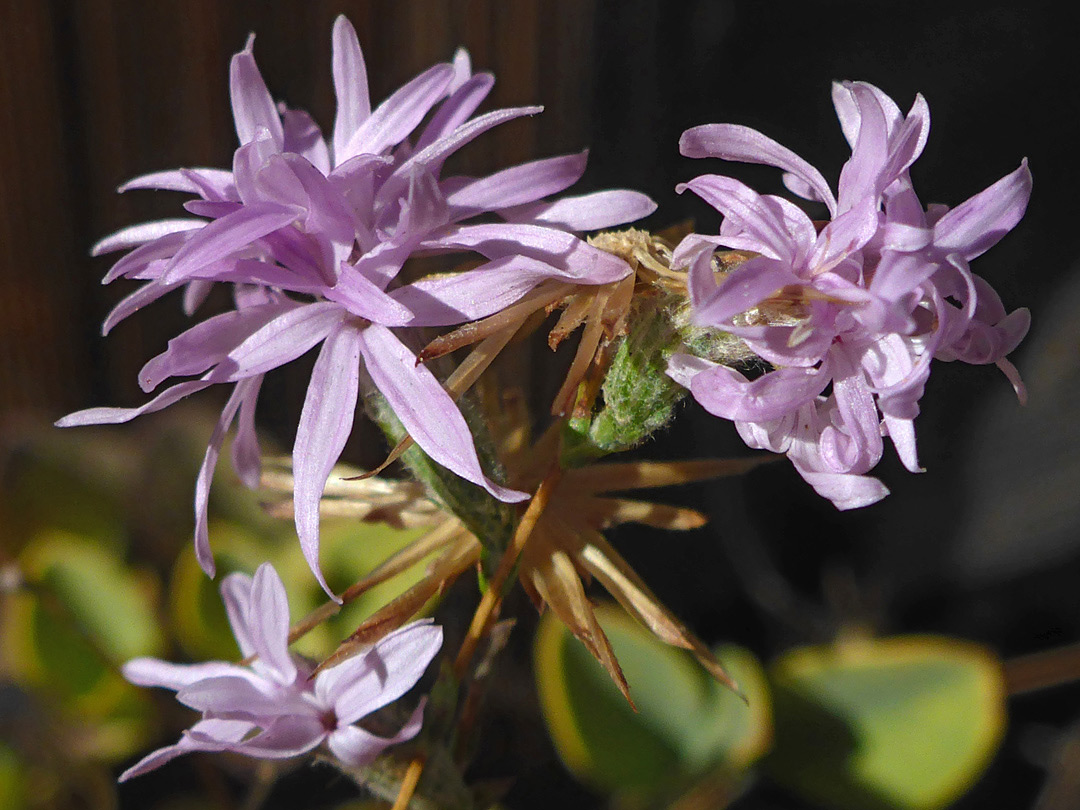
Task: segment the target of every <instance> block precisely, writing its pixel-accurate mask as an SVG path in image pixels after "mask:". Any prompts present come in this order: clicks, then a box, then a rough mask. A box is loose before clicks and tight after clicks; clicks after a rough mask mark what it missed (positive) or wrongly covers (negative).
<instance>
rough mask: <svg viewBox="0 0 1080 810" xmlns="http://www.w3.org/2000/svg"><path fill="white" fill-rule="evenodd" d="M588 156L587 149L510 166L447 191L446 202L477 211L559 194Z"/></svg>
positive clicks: (581, 170) (580, 171) (578, 173)
mask: <svg viewBox="0 0 1080 810" xmlns="http://www.w3.org/2000/svg"><path fill="white" fill-rule="evenodd" d="M588 157H589V152H588V150H586V151H584V152H579V153H578V154H576V155H560V156H559V157H553V158H546V159H544V160H534V161H532V162H531V163H522V164H521V165H519V166H512V167H510V168H509V169H503V170H502V171H500V172H495V173H494V174H489V175H488V176H487V177H481V178H480V179H478V180H473V181H471V182H470V183H467V184H466V185H464V186H462V187H461V188H459V189H458V190H457V191H455V192H454V193H452V194H450V195H449V196H448V197H447V198H446V202H447V204H448V205H450V206H453V207H455V208H461V209H464V210H471V209H475V210H477V211H491V210H493V209H496V208H508V207H510V206H514V205H520V204H522V203H529V202H533V201H535V200H539V199H541V198H543V197H547V196H548V195H550V194H558V193H559V192H560V191H563V190H565V189H567V188H569V187H570V186H572V185H573V184H574V183H576V182H577V181H578V180H580V179H581V175H582V174H584V173H585V163H586V161H587V160H588Z"/></svg>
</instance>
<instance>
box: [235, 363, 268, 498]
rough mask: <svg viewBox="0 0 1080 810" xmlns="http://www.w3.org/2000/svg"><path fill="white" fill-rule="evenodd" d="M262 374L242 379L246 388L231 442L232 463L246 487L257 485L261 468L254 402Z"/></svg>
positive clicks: (251, 487)
mask: <svg viewBox="0 0 1080 810" xmlns="http://www.w3.org/2000/svg"><path fill="white" fill-rule="evenodd" d="M262 381H263V375H261V374H259V375H256V376H254V377H249V378H248V379H247V380H244V383H246V384H247V386H248V387H247V388H246V390H245V392H244V395H243V401H242V402H241V403H240V414H239V418H238V419H237V426H236V435H235V436H234V437H233V443H232V464H233V469H234V470H235V471H236V474H237V476H239V478H240V480H241V481H242V482H243V484H244V486H246V487H247V488H248V489H255V488H256V487H258V486H259V475H260V473H261V468H262V453H261V452H260V450H259V437H258V434H257V433H256V432H255V404H256V402H258V399H259V388H260V387H261V386H262Z"/></svg>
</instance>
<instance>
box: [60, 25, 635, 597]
mask: <svg viewBox="0 0 1080 810" xmlns="http://www.w3.org/2000/svg"><path fill="white" fill-rule="evenodd" d="M252 45H253V41H252V40H249V42H248V45H247V47H246V48H245V49H244V50H243V51H242V52H240V53H238V54H237V55H236V56H235V57H234V58H233V60H232V65H231V72H230V89H231V98H232V110H233V116H234V119H235V123H236V132H237V135H238V137H239V140H240V147H239V148H238V149H237V150H236V153H235V155H234V158H233V165H232V170H231V171H224V170H216V169H202V168H197V169H179V170H175V171H166V172H159V173H155V174H151V175H146V176H143V177H139V178H137V179H135V180H132V181H130V182H128V183H127V184H125V185H124V186H122V187H121V190H127V189H135V188H154V189H167V190H174V191H183V192H188V193H192V194H195V195H197V197H198V199H195V200H192V201H190V202H188V203H186V204H185V206H184V207H185V209H186V210H187V211H188V212H189V213H190V214H192V215H194V216H193V217H191V218H183V219H169V220H163V221H157V222H150V223H145V224H142V225H137V226H134V227H130V228H126V229H124V230H122V231H120V232H118V233H116V234H114V235H112V236H110V237H108V238H106V239H105V240H103V241H102V242H101V243H100V244H98V245H97V247H96V249H95V252H96V253H105V252H109V251H115V250H121V249H128V248H133V249H132V250H131V252H129V253H128V254H127V255H126V256H124V257H123V258H122V259H120V260H119V261H118V262H117V263H116V264H115V265H114V266H113V267H112V269H111V270H110V271H109V273H108V275H107V276H106V278H105V281H106V282H108V281H112V280H114V279H117V278H127V279H136V280H142V281H144V282H145V283H144V284H143V286H141V287H140V288H138V289H137V290H136V291H135V292H133V293H132V294H131V295H129V296H128V297H127V298H125V299H124V300H123V301H121V302H120V304H119V305H118V306H117V307H116V308H115V309H114V310H113V312H112V313H111V314H110V315H109V316H108V318H107V319H106V322H105V325H104V330H105V331H106V332H107V331H108V330H109V329H111V328H112V327H113V326H114V325H115V324H116V323H118V322H119V321H120V320H122V319H123V318H125V317H127V316H128V315H130V314H131V313H133V312H135V311H136V310H138V309H140V308H141V307H143V306H145V305H146V304H148V303H150V302H151V301H153V300H155V299H157V298H159V297H161V296H162V295H164V294H166V293H168V292H170V291H171V290H174V289H177V288H180V287H183V288H184V304H185V307H186V309H187V311H188V313H189V314H191V313H192V312H194V310H195V309H196V308H197V307H198V306H199V304H200V303H201V302H202V301H203V299H204V298H205V297H206V295H207V293H208V291H209V289H210V288H211V287H212V286H213V285H214V284H215V283H225V284H228V285H231V287H232V289H233V300H234V302H235V307H234V308H233V309H232V310H231V311H229V312H226V313H223V314H219V315H215V316H213V317H210V318H207V319H206V320H204V321H202V322H200V323H198V324H196V325H195V326H193V327H192V328H190V329H188V330H187V331H186V332H184V333H182V334H181V335H179V336H177V337H176V338H174V339H173V340H171V341H170V342H169V345H168V348H167V349H166V350H165V351H164V352H163V353H161V354H160V355H158V356H157V357H154V358H153V359H152V360H150V361H149V362H148V363H147V364H146V365H145V366H144V368H143V369H142V371H141V373H140V375H139V382H140V384H141V386H142V388H143V389H144V390H145V391H147V392H149V391H152V390H153V389H155V388H156V387H157V386H158V385H160V384H161V383H162V382H164V381H165V380H167V379H168V378H171V377H180V378H183V377H189V378H194V379H187V380H184V381H182V382H178V383H175V384H174V385H172V386H171V387H169V388H166V389H165V390H164V391H162V392H161V393H159V394H158V395H157V396H156V397H154V398H153V399H152V400H150V401H149V402H147V403H146V404H144V405H142V406H141V407H138V408H128V409H124V408H93V409H90V410H87V411H82V412H79V413H76V414H71V415H70V416H67V417H65V418H64V419H62V420H61V421H60V423H59V424H60V425H62V426H67V425H84V424H96V423H108V422H124V421H127V420H129V419H132V418H134V417H136V416H139V415H141V414H144V413H149V412H152V411H157V410H160V409H162V408H165V407H167V406H168V405H171V404H172V403H174V402H176V401H177V400H179V399H181V398H183V397H186V396H188V395H190V394H192V393H194V392H196V391H199V390H202V389H205V388H207V387H209V386H211V385H214V384H218V383H227V384H232V385H233V390H232V395H231V396H230V397H229V400H228V402H227V404H226V405H225V408H224V410H223V412H222V414H221V419H220V420H219V422H218V424H217V426H216V428H215V430H214V433H213V436H212V438H211V440H210V443H209V447H208V448H207V452H206V456H205V459H204V461H203V465H202V469H201V470H200V472H199V476H198V480H197V484H196V494H195V513H196V532H195V546H196V554H197V556H198V559H199V562H200V564H201V565H202V567H203V568H204V570H206V571H207V573H209V574H212V573H213V570H214V563H213V557H212V555H211V552H210V546H209V539H208V535H207V525H206V508H207V501H208V493H209V488H210V482H211V479H212V477H213V472H214V468H215V465H216V463H217V459H218V455H219V453H220V450H221V447H222V445H223V442H224V438H225V435H226V433H227V432H228V431H229V429H230V427H231V426H232V424H233V422H234V421H235V422H237V423H238V427H237V435H236V439H235V441H234V443H233V463H234V466H235V467H236V470H237V473H238V474H239V475H240V477H241V479H242V480H243V481H244V482H245V483H247V484H248V485H250V486H254V485H255V484H256V483H257V482H258V478H259V466H260V454H259V448H258V444H257V441H256V438H255V431H254V411H255V403H256V399H257V397H258V393H259V389H260V386H261V384H262V381H263V378H264V375H265V374H266V373H267V372H268V371H271V370H272V369H275V368H278V367H281V366H283V365H285V364H287V363H289V362H291V361H292V360H295V359H296V358H298V357H299V356H300V355H302V354H304V353H306V352H308V351H309V350H311V349H312V348H314V347H316V346H321V348H320V349H319V355H318V359H317V360H316V362H315V366H314V370H313V372H312V375H311V380H310V383H309V386H308V390H307V396H306V399H305V402H304V406H303V410H302V413H301V416H300V422H299V426H298V430H297V435H296V441H295V445H294V447H293V458H294V471H295V502H296V518H295V519H296V528H297V534H298V535H299V538H300V543H301V547H302V548H303V551H304V554H305V556H306V558H307V560H308V563H309V564H310V566H311V568H312V571H313V572H314V573H315V575H316V576H317V577H318V579H319V581H320V583H321V584H322V585H323V587H324V588H326V587H327V586H326V583H325V580H324V579H323V578H322V574H321V572H320V569H319V560H318V555H319V521H318V503H319V497H320V495H321V494H322V492H323V489H324V487H325V484H326V480H327V477H328V475H329V473H330V469H331V468H332V467H333V465H334V463H335V462H336V461H337V460H338V458H339V456H340V454H341V452H342V449H343V448H344V445H345V442H346V440H347V438H348V436H349V433H350V431H351V428H352V424H353V415H354V411H355V409H356V405H357V401H358V397H359V395H360V391H361V390H362V389H363V388H364V387H367V386H374V388H376V389H378V391H379V392H380V393H381V394H382V396H383V397H384V398H385V400H386V402H387V403H388V404H389V406H390V408H391V409H392V410H393V411H394V413H395V415H396V416H397V418H398V419H399V421H400V422H401V424H402V425H403V426H404V428H405V430H406V431H407V432H408V434H409V435H410V436H411V437H412V439H413V440H414V441H415V442H416V443H417V444H418V445H419V446H420V448H421V449H423V451H424V452H425V453H427V455H428V456H430V457H431V458H432V459H433V460H434V461H436V462H437V463H439V464H441V465H443V466H444V467H446V468H448V469H449V470H451V471H453V472H454V473H456V474H457V475H460V476H461V477H463V478H465V479H467V480H468V481H471V482H473V483H475V484H478V485H480V486H483V487H484V488H486V489H487V490H488V491H489V492H490V493H491V494H492V495H493V496H495V497H496V498H499V499H500V500H504V501H510V502H513V501H520V500H522V499H524V498H526V497H527V496H526V495H525V493H522V492H517V491H514V490H511V489H507V488H506V487H503V486H500V485H499V484H498V483H496V482H494V481H492V480H490V479H489V478H488V477H487V475H486V474H485V472H484V470H483V469H482V467H481V464H480V461H479V458H478V456H477V452H476V449H475V447H474V444H473V438H472V435H471V433H470V430H469V427H468V425H467V424H466V421H465V419H464V417H463V416H462V414H461V412H460V411H459V410H458V408H457V406H456V404H455V402H454V399H453V397H452V396H451V394H450V393H449V392H448V391H447V390H446V389H445V388H444V387H443V384H442V383H440V381H439V380H437V379H436V378H435V376H434V375H433V374H432V373H431V371H429V370H428V369H427V368H426V367H425V366H424V365H422V364H420V363H419V362H418V360H417V356H416V354H415V352H414V351H413V349H412V348H410V345H409V343H410V340H409V338H408V336H407V335H406V336H402V335H401V334H400V331H399V332H395V331H394V330H395V329H397V330H400V329H401V328H403V327H419V326H426V327H431V326H447V325H452V324H458V323H463V322H466V321H472V320H475V319H477V318H482V317H485V316H487V315H490V314H492V313H494V312H498V311H500V310H502V309H504V308H505V307H507V306H508V305H510V304H512V303H514V302H515V301H517V300H518V299H520V298H521V297H522V296H524V295H526V294H527V293H528V292H529V291H530V290H532V289H533V288H534V287H536V286H537V285H538V284H541V283H542V282H544V281H549V280H553V279H556V280H560V281H571V282H573V283H574V284H578V285H598V284H609V283H611V282H613V281H617V280H619V279H621V278H624V277H626V276H627V275H629V274H630V268H629V266H628V265H627V264H626V262H624V261H622V260H621V259H619V258H617V257H615V256H612V255H610V254H608V253H605V252H603V251H601V250H598V249H596V248H594V247H592V246H590V245H589V244H588V243H586V242H585V241H583V240H581V239H579V238H578V237H577V236H575V235H574V234H573V231H575V230H588V229H595V228H603V227H609V226H611V225H614V224H619V223H621V222H626V221H628V220H632V219H637V218H639V217H641V216H644V215H646V214H648V213H650V212H651V211H652V210H653V208H655V205H654V204H653V202H652V201H651V200H650V199H649V198H648V197H646V196H645V195H643V194H640V193H637V192H632V191H618V190H611V191H602V192H598V193H595V194H588V195H583V196H580V197H576V198H568V199H562V200H557V201H554V202H549V201H545V200H544V199H543V198H545V197H547V196H548V195H551V194H555V193H558V192H561V191H563V190H564V189H566V188H567V187H568V186H570V185H571V184H573V183H574V182H575V181H576V180H577V179H578V178H579V177H580V176H581V174H582V172H583V171H584V167H585V159H586V155H585V154H584V153H583V154H574V155H565V156H561V157H555V158H548V159H544V160H537V161H534V162H531V163H526V164H522V165H519V166H514V167H511V168H508V169H504V170H502V171H499V172H496V173H495V174H492V175H489V176H487V177H481V178H470V177H463V176H449V177H443V176H442V168H443V164H444V162H445V161H446V159H447V158H448V157H449V156H450V155H451V154H452V153H453V152H455V151H456V150H458V149H460V148H461V147H462V146H464V145H465V144H467V143H469V142H470V141H472V140H473V139H475V138H476V137H478V136H479V135H481V134H482V133H484V132H486V131H487V130H489V129H491V128H492V127H495V126H497V125H499V124H502V123H504V122H507V121H510V120H512V119H515V118H518V117H521V116H526V115H533V114H535V113H537V112H539V111H540V108H539V107H521V108H514V109H504V110H496V111H493V112H490V113H486V114H484V115H480V116H476V117H473V113H474V112H475V110H476V109H477V107H478V106H479V105H480V104H481V102H482V101H483V100H484V98H485V97H486V95H487V94H488V92H489V91H490V90H491V87H492V85H493V81H494V80H493V78H492V76H491V75H490V74H486V73H477V74H474V73H473V72H472V70H471V67H470V63H469V59H468V56H467V54H465V52H464V51H459V52H458V54H457V56H456V57H455V59H454V61H453V63H447V64H440V65H436V66H435V67H433V68H431V69H430V70H427V71H425V72H424V73H422V74H420V75H419V76H417V77H416V78H415V79H413V80H412V81H410V82H409V83H408V84H406V85H405V86H404V87H402V88H401V89H399V90H398V91H396V92H395V93H393V94H392V95H391V96H390V97H389V98H388V99H387V100H386V101H384V102H383V103H382V104H380V105H378V106H377V107H376V108H375V109H374V110H372V109H371V103H370V99H369V95H368V84H367V74H366V68H365V65H364V59H363V55H362V53H361V50H360V46H359V43H358V41H357V37H356V33H355V31H354V30H353V27H352V26H351V25H350V23H349V22H348V21H347V20H346V19H345V18H344V17H340V18H338V20H337V22H336V24H335V26H334V32H333V78H334V89H335V91H336V95H337V115H336V119H335V121H334V127H333V133H332V136H331V138H330V139H329V141H327V140H326V139H324V137H323V135H322V133H321V132H320V131H319V128H318V127H317V126H316V124H315V123H314V121H313V120H312V119H311V117H310V116H308V115H307V114H306V113H304V112H302V111H299V110H293V109H289V108H286V107H285V106H284V105H276V104H275V103H274V101H273V99H272V97H271V96H270V93H269V92H268V90H267V88H266V85H265V84H264V82H263V79H262V77H261V75H260V73H259V70H258V68H257V66H256V64H255V60H254V57H253V54H252ZM421 125H423V126H421ZM417 130H419V131H418V133H417V134H416V135H415V137H414V132H416V131H417ZM485 213H495V214H497V215H498V216H499V217H501V220H502V221H498V222H485V223H480V224H478V223H471V222H470V220H472V219H473V218H475V217H476V216H477V215H481V214H485ZM450 251H472V252H476V253H479V254H481V255H482V256H483V257H484V258H485V259H486V260H487V261H486V262H485V263H484V264H482V265H481V266H480V267H479V268H477V269H475V270H472V271H469V272H463V273H456V274H449V275H443V276H437V277H433V278H429V279H420V280H413V281H412V283H405V281H406V279H404V278H403V277H402V276H401V275H400V274H401V270H402V268H403V265H404V263H405V262H406V260H407V259H408V258H410V257H411V256H413V255H415V254H417V253H418V252H426V253H439V252H450Z"/></svg>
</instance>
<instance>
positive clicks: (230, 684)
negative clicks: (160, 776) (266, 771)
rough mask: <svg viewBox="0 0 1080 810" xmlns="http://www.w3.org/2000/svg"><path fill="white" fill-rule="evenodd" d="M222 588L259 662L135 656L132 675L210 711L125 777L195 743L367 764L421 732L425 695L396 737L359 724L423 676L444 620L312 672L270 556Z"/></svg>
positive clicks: (240, 634) (237, 630)
mask: <svg viewBox="0 0 1080 810" xmlns="http://www.w3.org/2000/svg"><path fill="white" fill-rule="evenodd" d="M221 595H222V598H223V599H224V601H225V609H226V611H227V614H228V617H229V623H230V624H231V625H232V630H233V634H234V635H235V636H236V641H237V643H238V644H239V645H240V650H241V652H242V654H243V655H244V656H246V657H248V658H249V659H253V660H252V663H251V664H250V666H243V665H240V664H230V663H226V662H223V661H211V662H208V663H204V664H171V663H169V662H167V661H159V660H157V659H156V658H136V659H134V660H132V661H129V662H127V664H125V665H124V669H123V672H124V677H126V678H127V679H128V680H129V681H131V682H132V683H134V684H137V685H139V686H161V687H164V688H166V689H172V690H174V691H176V698H177V700H179V701H180V702H181V703H183V704H184V705H185V706H190V707H191V708H193V709H196V710H198V711H201V712H202V719H201V720H199V721H198V722H197V723H195V725H194V726H192V727H191V728H190V729H189V730H188V731H186V732H185V733H184V735H183V736H182V737H181V738H180V741H179V742H177V743H176V744H175V745H169V746H166V747H165V748H159V749H158V750H157V751H154V752H153V753H151V754H149V755H147V756H146V757H144V758H143V759H142V760H140V761H139V762H138V763H136V764H135V765H133V766H132V767H131V768H129V769H128V770H126V771H125V772H124V773H123V774H122V775H121V776H120V780H121V781H123V780H125V779H130V778H131V777H133V776H139V775H141V774H144V773H146V772H147V771H150V770H153V769H154V768H157V767H159V766H161V765H164V764H165V763H166V762H168V761H169V760H171V759H173V758H175V757H178V756H180V755H181V754H188V753H191V752H193V751H233V752H236V753H239V754H244V755H246V756H251V757H257V758H260V759H282V758H287V757H293V756H298V755H300V754H303V753H306V752H308V751H311V750H312V749H314V748H316V747H317V746H319V745H320V744H322V743H323V742H325V743H326V744H327V747H328V748H329V749H330V751H331V753H332V754H333V755H334V756H335V757H337V759H339V760H340V761H341V762H342V763H344V764H345V765H348V766H351V767H362V766H364V765H367V764H368V763H370V762H371V761H372V760H374V759H375V757H377V756H378V755H379V754H380V753H382V751H383V750H384V749H385V748H387V747H388V746H390V745H394V744H397V743H400V742H405V741H406V740H410V739H412V738H413V737H415V736H416V734H417V732H419V730H420V724H421V721H422V719H423V704H422V703H421V705H420V706H419V707H418V708H417V709H416V711H414V712H413V714H412V716H411V717H410V718H409V720H408V721H407V722H406V723H405V725H404V726H403V727H402V728H401V730H400V731H399V732H398V733H397V734H395V735H394V736H393V737H390V738H384V737H379V736H377V735H375V734H372V733H371V732H370V731H367V730H366V729H363V728H360V727H359V726H357V725H354V724H355V723H356V722H357V721H358V720H360V719H361V718H363V717H366V716H367V715H369V714H371V713H372V712H374V711H375V710H377V709H381V708H382V707H383V706H386V705H387V704H389V703H391V702H392V701H394V700H397V699H398V698H399V697H401V696H402V695H403V694H405V692H407V691H408V690H409V689H411V688H412V687H413V686H414V685H415V684H416V682H417V681H418V680H419V679H420V676H421V675H423V674H424V670H426V669H427V666H428V664H429V663H431V660H432V659H433V658H434V657H435V654H436V653H437V652H438V651H439V647H440V646H441V645H442V629H441V628H439V627H437V626H435V625H433V624H431V622H430V621H419V622H414V623H413V624H410V625H408V626H406V627H402V628H401V629H400V630H397V631H395V632H393V633H390V634H389V635H387V636H385V637H384V638H383V639H382V640H380V641H379V642H378V643H377V644H375V645H374V646H372V647H370V648H369V649H368V650H367V651H366V652H363V653H361V654H359V655H356V656H354V657H353V658H350V659H349V660H348V661H345V662H344V663H342V664H339V665H338V666H335V667H332V668H329V669H324V670H322V671H320V672H319V673H318V674H317V675H315V677H314V678H312V677H311V674H312V668H311V666H310V664H308V662H306V661H304V660H302V659H300V658H298V657H296V656H294V655H292V654H290V653H289V649H288V637H289V604H288V601H287V600H286V596H285V586H284V585H283V584H282V582H281V578H280V577H279V576H278V574H277V572H276V571H275V570H274V569H273V567H272V566H271V565H270V564H269V563H265V564H263V565H262V566H260V568H259V570H258V571H256V572H255V576H254V578H252V577H249V576H247V575H245V574H231V575H229V576H228V577H226V578H225V579H224V580H222V583H221Z"/></svg>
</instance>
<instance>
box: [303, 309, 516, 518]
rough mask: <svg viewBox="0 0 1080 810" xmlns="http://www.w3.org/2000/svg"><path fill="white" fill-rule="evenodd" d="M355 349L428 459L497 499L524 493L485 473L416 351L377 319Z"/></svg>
mask: <svg viewBox="0 0 1080 810" xmlns="http://www.w3.org/2000/svg"><path fill="white" fill-rule="evenodd" d="M360 352H361V354H362V355H363V358H364V365H365V367H366V368H367V372H368V374H370V375H371V379H372V381H373V382H374V383H375V386H376V387H377V388H378V389H379V391H381V392H382V394H383V396H384V397H386V401H387V403H388V404H389V405H390V407H391V408H392V409H393V411H394V414H395V415H396V416H397V417H398V419H400V420H401V424H402V425H403V426H404V427H405V430H406V431H407V432H408V434H409V435H410V436H412V438H413V440H414V441H415V442H416V443H417V444H418V445H420V448H421V449H422V450H423V451H424V452H425V453H427V454H428V455H429V456H430V457H431V458H432V460H434V461H435V462H437V463H438V464H441V465H443V466H444V467H446V468H447V469H449V470H451V471H452V472H455V473H457V474H458V475H460V476H461V477H462V478H464V479H465V480H467V481H471V482H472V483H474V484H476V485H478V486H481V487H483V488H484V489H486V490H487V491H488V492H490V493H491V494H492V495H494V496H495V497H496V498H498V499H499V500H501V501H506V502H508V503H516V502H518V501H522V500H526V499H528V497H529V496H528V495H527V494H525V493H524V492H518V491H516V490H512V489H507V488H506V487H502V486H500V485H498V484H496V483H494V482H493V481H491V480H489V479H488V477H487V476H486V475H484V471H483V469H482V468H481V466H480V459H479V458H478V457H477V455H476V448H475V446H474V445H473V438H472V434H471V433H470V432H469V427H468V425H467V424H466V423H465V418H464V417H463V416H462V415H461V412H460V411H459V410H458V408H457V405H455V404H454V401H453V400H452V399H451V398H450V395H449V394H448V393H446V390H445V389H444V388H443V387H442V386H441V385H440V384H439V382H438V380H436V379H435V377H434V375H432V373H431V372H430V371H429V370H428V368H427V367H426V366H418V365H417V361H416V355H414V354H413V353H412V352H411V351H409V350H408V349H407V348H406V347H405V345H404V344H403V343H402V342H401V341H400V340H398V339H397V337H395V336H394V334H393V333H392V332H391V331H390V330H389V329H387V328H386V327H384V326H379V325H378V324H372V325H371V326H369V327H368V328H367V329H365V330H364V332H363V340H361V341H360ZM316 508H317V504H316Z"/></svg>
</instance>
